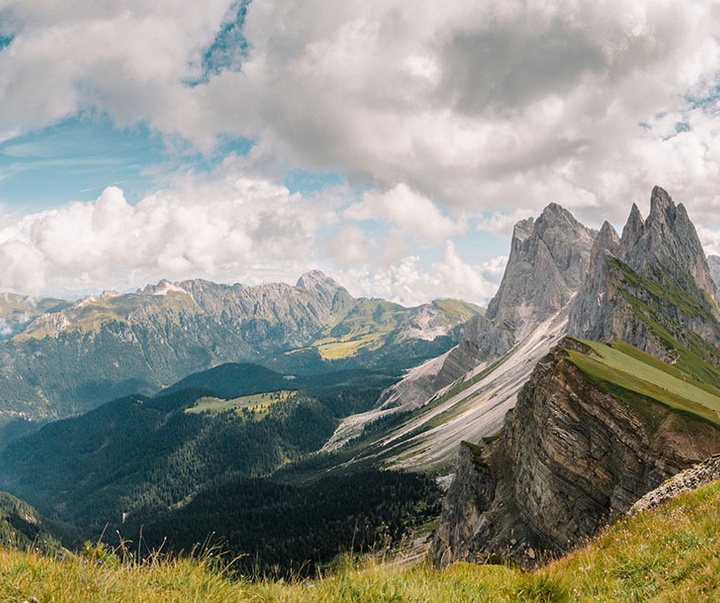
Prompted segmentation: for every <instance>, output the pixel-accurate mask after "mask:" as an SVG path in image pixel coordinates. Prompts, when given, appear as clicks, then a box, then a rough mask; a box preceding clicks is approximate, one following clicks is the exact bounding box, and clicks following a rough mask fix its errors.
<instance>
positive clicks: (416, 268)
mask: <svg viewBox="0 0 720 603" xmlns="http://www.w3.org/2000/svg"><path fill="white" fill-rule="evenodd" d="M506 260H507V258H495V259H493V260H491V261H489V262H486V263H485V264H484V265H472V264H468V263H467V262H465V261H464V260H463V259H462V258H461V257H460V254H459V253H458V251H457V248H456V247H455V245H454V244H453V243H452V242H451V241H447V242H446V243H445V245H444V252H443V254H442V257H441V258H440V259H439V260H438V261H435V262H431V263H430V265H427V266H426V265H423V264H422V263H421V261H420V258H419V257H418V256H407V257H405V258H403V259H402V260H400V261H399V262H397V263H396V264H393V265H391V266H389V267H387V268H377V267H371V266H367V265H366V266H363V267H360V268H350V269H346V270H344V271H341V272H340V273H339V276H340V279H341V282H343V283H344V284H345V285H346V286H347V288H348V290H349V291H350V292H351V293H354V294H355V295H366V296H372V297H380V298H383V299H389V300H391V301H395V302H397V303H399V304H402V305H405V306H416V305H419V304H421V303H424V302H427V301H428V300H430V299H435V298H439V297H441V298H445V297H450V298H455V299H464V300H467V301H471V302H474V303H478V304H482V305H486V304H487V302H488V301H489V300H490V298H491V297H492V296H493V295H494V294H495V291H496V290H497V288H498V284H499V279H500V278H501V276H502V270H499V268H500V267H502V269H504V264H505V261H506Z"/></svg>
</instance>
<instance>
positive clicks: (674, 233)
mask: <svg viewBox="0 0 720 603" xmlns="http://www.w3.org/2000/svg"><path fill="white" fill-rule="evenodd" d="M650 206H651V209H650V215H649V216H648V218H647V219H646V220H643V218H642V216H641V215H640V211H639V210H638V208H637V206H636V205H633V206H632V209H631V211H630V216H629V217H628V221H627V224H626V225H625V228H624V229H623V233H622V237H621V238H620V240H619V241H618V240H617V235H615V233H614V231H613V230H612V227H611V226H610V225H609V224H606V225H604V226H603V228H602V230H601V231H600V233H599V234H598V236H597V238H596V240H595V242H594V243H593V250H592V258H591V261H590V269H589V273H588V278H587V280H586V281H585V283H584V285H583V287H582V290H581V292H580V294H578V296H577V298H576V299H575V300H574V302H573V304H572V306H571V308H570V313H569V320H568V333H569V334H570V335H573V336H577V337H583V338H587V339H594V340H610V339H613V338H617V339H622V340H624V341H626V342H628V343H630V344H632V345H634V346H636V347H638V348H640V349H642V350H644V351H646V352H648V353H650V354H653V355H654V356H657V357H658V358H660V359H662V360H667V361H672V360H673V358H674V354H675V352H674V350H673V349H672V345H669V344H668V342H667V337H666V334H669V336H670V337H672V338H674V339H677V340H678V341H680V342H681V343H682V344H683V345H685V346H687V347H689V348H693V349H695V351H697V352H698V353H700V355H702V356H705V357H710V356H711V355H713V354H714V351H715V350H714V349H713V348H717V347H718V346H720V313H719V312H718V301H717V289H716V287H715V283H714V281H713V279H712V277H711V273H710V268H709V266H708V262H707V261H706V259H705V254H704V252H703V249H702V245H701V244H700V239H699V238H698V236H697V232H696V231H695V227H694V226H693V224H692V222H691V221H690V219H689V218H688V215H687V211H686V210H685V207H684V206H683V205H682V204H680V205H675V203H674V202H673V200H672V198H671V197H670V195H668V194H667V192H665V191H664V190H663V189H661V188H659V187H655V188H654V189H653V191H652V196H651V201H650ZM698 339H699V340H700V341H704V342H706V344H703V345H705V347H706V348H707V349H706V350H705V351H702V350H697V348H698V345H697V342H698Z"/></svg>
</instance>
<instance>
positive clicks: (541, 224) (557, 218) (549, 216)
mask: <svg viewBox="0 0 720 603" xmlns="http://www.w3.org/2000/svg"><path fill="white" fill-rule="evenodd" d="M559 222H564V223H566V224H568V225H569V226H570V227H571V228H585V227H584V226H583V225H582V224H580V222H578V221H577V220H576V219H575V216H573V215H572V214H571V213H570V212H569V211H568V210H567V209H565V208H564V207H563V206H562V205H559V204H557V203H549V204H548V205H547V206H546V207H545V209H543V211H542V213H541V214H540V217H539V218H538V219H537V222H536V225H535V228H536V229H540V230H542V229H543V228H546V227H547V226H548V225H552V224H558V223H559Z"/></svg>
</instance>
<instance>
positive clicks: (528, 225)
mask: <svg viewBox="0 0 720 603" xmlns="http://www.w3.org/2000/svg"><path fill="white" fill-rule="evenodd" d="M534 224H535V218H526V219H525V220H520V221H519V222H518V223H517V224H515V226H514V227H513V234H512V240H511V242H510V249H511V250H512V249H515V248H516V247H519V246H520V244H521V243H522V242H523V241H525V240H526V239H528V238H529V237H530V235H532V233H533V225H534Z"/></svg>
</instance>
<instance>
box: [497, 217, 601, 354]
mask: <svg viewBox="0 0 720 603" xmlns="http://www.w3.org/2000/svg"><path fill="white" fill-rule="evenodd" d="M594 237H595V231H593V230H591V229H589V228H586V227H585V226H583V225H582V224H580V223H579V222H578V221H577V220H576V219H575V218H574V217H573V216H572V214H570V212H568V211H567V210H565V209H563V208H562V207H560V206H559V205H557V204H556V203H551V204H550V205H548V206H547V207H546V208H545V209H544V210H543V213H542V214H541V215H540V217H539V218H538V219H537V220H536V221H534V220H532V219H528V220H523V221H522V222H519V223H518V224H517V225H516V226H515V229H514V232H513V238H512V243H511V248H510V257H509V258H508V264H507V267H506V269H505V274H504V275H503V279H502V282H501V284H500V288H499V289H498V292H497V294H496V295H495V297H494V298H493V299H492V300H491V302H490V304H489V305H488V311H487V314H486V318H487V319H488V320H490V321H491V322H492V323H493V324H495V325H496V326H498V327H503V328H507V329H509V330H510V331H512V332H513V334H514V338H515V341H520V340H522V339H523V338H524V337H525V336H526V335H528V334H529V333H530V332H531V331H532V330H533V329H534V328H535V327H536V326H537V325H539V324H540V323H541V322H543V321H544V320H546V319H547V318H549V317H550V316H552V315H553V314H556V313H557V312H559V311H560V310H561V309H562V308H564V307H565V306H566V305H567V304H568V302H569V301H570V300H571V299H572V298H573V296H574V295H575V294H576V293H577V292H578V291H579V290H580V287H581V286H582V284H583V281H584V279H585V276H586V274H587V270H588V266H589V263H590V250H591V247H592V244H593V239H594Z"/></svg>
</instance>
